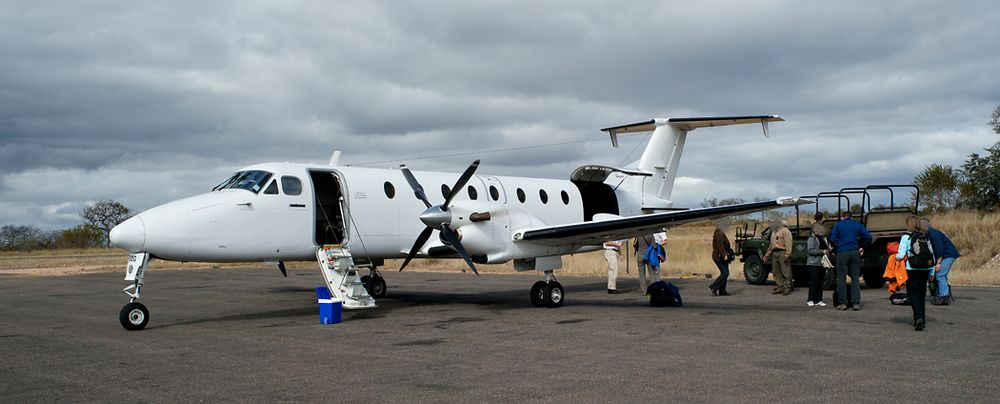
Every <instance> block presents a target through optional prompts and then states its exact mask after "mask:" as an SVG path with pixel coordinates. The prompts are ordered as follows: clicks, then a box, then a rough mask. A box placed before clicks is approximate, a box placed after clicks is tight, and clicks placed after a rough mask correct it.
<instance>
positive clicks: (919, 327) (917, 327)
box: [913, 319, 924, 331]
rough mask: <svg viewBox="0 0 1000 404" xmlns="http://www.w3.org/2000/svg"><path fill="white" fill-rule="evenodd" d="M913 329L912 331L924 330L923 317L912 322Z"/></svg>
mask: <svg viewBox="0 0 1000 404" xmlns="http://www.w3.org/2000/svg"><path fill="white" fill-rule="evenodd" d="M913 330H914V331H923V330H924V319H919V320H917V321H916V322H915V323H914V324H913Z"/></svg>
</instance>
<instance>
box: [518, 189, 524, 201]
mask: <svg viewBox="0 0 1000 404" xmlns="http://www.w3.org/2000/svg"><path fill="white" fill-rule="evenodd" d="M517 200H519V201H521V203H524V190H523V189H521V188H518V189H517Z"/></svg>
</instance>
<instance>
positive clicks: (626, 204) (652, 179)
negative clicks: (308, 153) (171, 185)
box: [110, 115, 808, 330]
mask: <svg viewBox="0 0 1000 404" xmlns="http://www.w3.org/2000/svg"><path fill="white" fill-rule="evenodd" d="M776 121H783V119H782V118H781V117H780V116H777V115H760V116H726V117H696V118H668V119H663V118H660V119H652V120H649V121H645V122H639V123H635V124H629V125H622V126H615V127H611V128H605V129H602V131H605V132H607V133H608V134H609V135H610V136H611V141H612V143H613V145H614V146H615V147H617V140H618V139H617V137H618V134H620V133H629V132H648V131H652V132H653V133H652V136H651V138H650V140H649V143H648V144H647V146H646V148H645V150H644V151H643V153H642V157H641V158H640V159H639V160H638V161H636V162H634V163H633V164H631V165H629V166H627V167H624V168H616V167H608V166H602V165H587V166H583V167H580V168H577V169H576V170H575V171H573V173H572V175H571V176H570V179H569V180H555V179H543V178H525V177H505V176H492V175H477V174H476V169H477V168H478V166H479V161H478V160H476V161H475V162H473V163H472V165H470V166H469V168H468V169H466V170H465V172H464V173H461V174H455V173H444V172H421V171H416V172H411V171H410V170H409V169H407V168H406V167H405V166H401V169H399V170H396V169H379V168H360V167H349V166H340V165H338V164H337V160H338V159H339V152H335V153H334V155H333V157H332V158H331V161H330V164H329V165H327V166H323V165H311V164H294V163H265V164H258V165H253V166H250V167H246V168H244V169H241V170H239V171H237V172H236V173H235V174H233V175H232V177H230V178H229V179H227V180H226V181H224V182H222V183H221V184H219V185H218V186H216V187H215V188H213V189H212V191H211V192H208V193H204V194H200V195H196V196H192V197H189V198H185V199H181V200H177V201H174V202H170V203H167V204H164V205H160V206H157V207H155V208H152V209H149V210H147V211H144V212H142V213H139V214H138V215H136V216H133V217H132V218H130V219H128V220H126V221H125V222H123V223H121V224H119V225H118V226H116V227H115V228H114V229H113V230H112V231H111V235H110V236H111V242H112V243H113V244H114V245H115V246H117V247H120V248H123V249H126V250H129V251H130V252H132V253H133V254H132V255H131V256H130V257H129V266H128V271H127V274H126V280H128V281H130V285H129V286H128V287H126V288H125V293H126V294H127V295H128V296H130V297H131V299H130V302H129V304H127V305H126V306H125V307H123V308H122V310H121V312H120V315H119V317H120V320H121V322H122V325H123V326H124V327H125V328H126V329H129V330H138V329H142V328H144V327H145V325H146V323H147V322H148V321H149V311H148V310H147V309H146V307H145V306H144V305H142V304H141V303H139V302H138V301H137V300H138V299H139V292H140V289H141V288H142V284H143V280H144V275H145V270H146V267H147V265H148V262H149V261H150V259H151V258H155V259H161V260H170V261H203V262H246V261H261V262H277V263H278V267H279V269H280V270H281V272H282V273H283V274H284V273H285V269H284V261H305V260H313V259H317V258H319V260H320V267H321V269H323V270H324V275H325V276H326V277H327V283H328V286H330V289H331V291H332V292H333V293H334V294H335V295H336V296H335V297H337V298H339V299H341V300H343V302H344V307H345V308H366V307H375V305H374V299H373V297H381V296H383V295H384V294H385V291H386V285H385V281H384V279H383V278H382V276H381V274H380V272H379V271H378V267H379V266H381V265H382V264H383V261H384V260H385V259H387V258H390V259H391V258H404V259H405V260H404V261H403V264H402V265H401V266H400V269H399V270H400V271H402V270H403V268H404V267H406V265H407V264H408V263H409V262H410V260H411V259H413V258H426V257H434V258H461V259H464V260H465V262H466V263H467V264H468V265H469V267H470V268H471V269H472V271H473V272H476V266H475V263H485V264H498V263H504V262H507V261H511V260H513V261H514V268H515V270H517V271H532V270H533V271H539V272H542V273H543V274H544V275H545V280H544V281H538V282H536V283H535V285H534V286H533V287H532V288H531V293H530V297H531V302H532V303H533V304H534V305H535V306H547V307H559V306H560V305H562V303H563V300H564V298H565V292H564V290H563V287H562V285H560V284H559V282H557V281H556V280H555V278H554V276H553V270H554V269H557V268H560V267H561V266H562V258H561V256H562V255H564V254H572V253H579V252H585V251H592V250H596V249H599V248H601V243H602V242H603V241H605V240H610V239H615V240H617V239H625V238H631V237H635V236H637V235H641V234H649V233H652V232H656V231H660V229H662V228H667V227H673V226H677V225H681V224H684V223H690V222H695V221H701V220H709V219H717V218H722V217H726V216H731V215H739V214H745V213H750V212H758V211H763V210H768V209H774V208H780V207H786V206H794V205H798V204H802V203H808V202H806V201H800V200H798V199H796V198H779V199H777V200H774V201H766V202H755V203H746V204H740V205H731V206H723V207H714V208H706V209H695V210H681V209H674V206H673V202H672V201H671V200H670V195H671V191H672V190H673V187H674V179H675V178H676V177H677V166H678V163H679V161H680V158H681V152H682V151H683V149H684V142H685V140H686V138H687V134H688V132H690V131H692V130H694V129H697V128H705V127H713V126H725V125H739V124H761V125H762V128H763V130H764V134H765V136H766V135H767V128H768V127H767V125H768V122H776ZM421 184H424V185H427V186H428V187H429V189H430V190H433V191H432V192H427V191H425V189H424V187H423V186H422V185H421ZM438 190H440V194H438ZM407 191H412V192H413V193H414V194H415V196H416V199H414V198H413V197H410V196H408V194H409V192H407ZM435 233H436V234H437V235H438V237H432V236H433V235H434V234H435ZM414 239H415V240H416V241H415V242H414V241H413V240H414ZM327 245H339V246H345V247H349V248H348V249H346V250H347V251H349V253H348V254H350V255H349V257H353V261H352V262H349V263H350V264H351V268H350V269H351V270H350V271H347V272H337V273H340V274H341V275H340V277H339V278H337V277H336V276H335V275H334V272H335V271H332V270H329V269H328V266H327V265H326V264H325V263H324V261H326V262H333V260H332V258H330V259H329V260H328V259H327V258H328V257H327V256H326V255H323V254H322V253H323V252H330V251H329V250H327V249H325V248H324V247H323V246H327ZM354 263H356V264H357V265H360V266H362V267H367V268H368V270H369V275H368V276H365V277H361V278H360V279H359V278H357V273H356V272H357V267H356V266H355V265H354ZM477 274H478V272H477ZM344 285H347V287H345V286H344ZM350 285H363V287H359V288H355V289H360V290H361V293H355V292H352V291H351V288H350Z"/></svg>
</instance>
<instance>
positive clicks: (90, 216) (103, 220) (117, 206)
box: [80, 199, 132, 247]
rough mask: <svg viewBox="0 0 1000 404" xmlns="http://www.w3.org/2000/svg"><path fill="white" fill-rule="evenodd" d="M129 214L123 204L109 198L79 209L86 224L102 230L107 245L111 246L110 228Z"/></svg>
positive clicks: (129, 215)
mask: <svg viewBox="0 0 1000 404" xmlns="http://www.w3.org/2000/svg"><path fill="white" fill-rule="evenodd" d="M131 216H132V214H131V212H130V211H129V209H128V207H126V206H125V204H123V203H121V202H118V201H113V200H110V199H108V200H103V201H97V202H94V203H92V204H90V205H88V206H87V207H86V208H83V210H81V211H80V217H82V218H83V220H85V221H87V224H89V225H91V226H94V227H95V228H97V229H99V230H101V231H102V232H104V241H105V245H106V246H107V247H111V229H113V228H114V227H115V226H117V225H118V224H119V223H121V222H124V221H125V220H126V219H128V218H129V217H131Z"/></svg>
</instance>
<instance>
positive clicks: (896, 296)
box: [889, 293, 910, 306]
mask: <svg viewBox="0 0 1000 404" xmlns="http://www.w3.org/2000/svg"><path fill="white" fill-rule="evenodd" d="M889 303H892V304H894V305H898V306H909V305H910V298H909V296H907V295H906V293H893V294H891V295H889Z"/></svg>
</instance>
